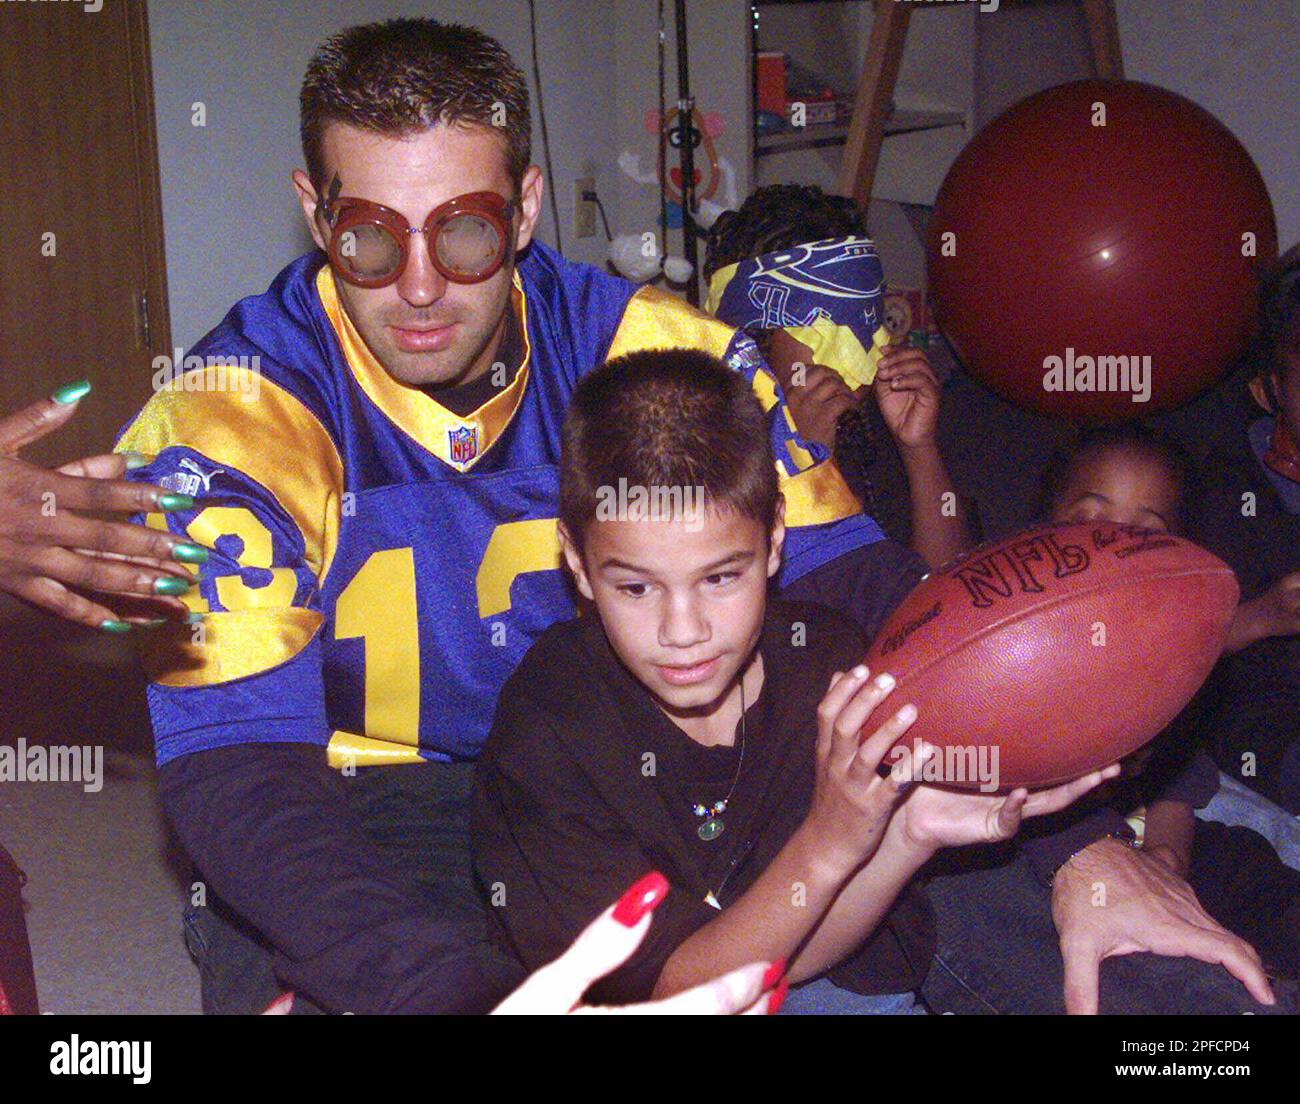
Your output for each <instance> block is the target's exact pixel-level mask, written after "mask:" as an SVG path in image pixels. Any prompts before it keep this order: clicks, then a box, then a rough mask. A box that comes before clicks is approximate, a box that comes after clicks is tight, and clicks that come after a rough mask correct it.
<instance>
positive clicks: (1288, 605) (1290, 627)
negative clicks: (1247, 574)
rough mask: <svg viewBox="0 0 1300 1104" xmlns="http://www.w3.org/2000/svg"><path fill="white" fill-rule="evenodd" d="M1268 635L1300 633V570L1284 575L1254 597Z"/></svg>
mask: <svg viewBox="0 0 1300 1104" xmlns="http://www.w3.org/2000/svg"><path fill="white" fill-rule="evenodd" d="M1255 601H1256V602H1258V603H1259V605H1260V610H1261V613H1262V614H1263V615H1264V621H1265V624H1266V625H1267V626H1268V628H1269V629H1270V630H1271V632H1270V633H1269V635H1270V636H1291V635H1293V634H1294V633H1300V571H1295V572H1292V573H1291V574H1290V575H1284V576H1283V577H1282V578H1280V579H1279V580H1278V581H1277V582H1276V583H1274V584H1273V585H1272V586H1271V587H1269V588H1268V590H1266V591H1264V593H1263V594H1261V595H1260V596H1259V597H1258V598H1256V599H1255Z"/></svg>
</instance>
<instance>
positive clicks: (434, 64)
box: [299, 19, 531, 193]
mask: <svg viewBox="0 0 1300 1104" xmlns="http://www.w3.org/2000/svg"><path fill="white" fill-rule="evenodd" d="M299 104H300V107H301V134H302V152H303V157H304V158H305V159H306V162H307V174H308V176H310V177H311V181H312V184H313V186H314V187H315V188H316V191H317V192H318V193H323V192H324V188H325V180H324V174H325V166H324V158H323V152H322V151H323V144H324V135H325V128H326V127H327V126H328V125H329V124H330V123H347V124H348V125H350V126H354V127H359V128H360V129H362V130H369V131H373V132H374V133H376V134H382V135H385V136H388V137H397V138H401V137H407V136H409V135H412V134H418V133H419V132H421V131H424V130H428V129H429V128H430V127H433V126H436V125H437V124H439V123H443V124H446V125H448V126H455V125H460V126H467V125H469V126H482V127H491V128H492V129H493V130H495V131H497V132H499V133H500V134H501V135H502V141H503V143H504V146H505V156H506V165H507V168H508V171H509V173H510V178H511V180H513V181H514V185H515V188H516V190H518V188H519V187H520V186H521V184H522V182H523V178H524V173H525V172H526V171H527V170H528V166H529V163H530V161H531V151H530V148H529V147H530V142H531V122H530V120H529V113H528V82H527V80H525V79H524V75H523V73H522V72H521V71H520V70H519V68H518V66H516V65H515V63H514V60H513V59H512V58H511V57H510V55H509V54H508V53H507V52H506V49H505V47H504V46H502V45H501V44H500V43H499V42H497V41H496V39H494V38H491V37H489V36H488V35H485V34H484V33H483V32H482V31H480V30H477V29H476V28H474V27H465V26H461V25H459V24H456V23H439V22H438V21H437V20H436V19H390V20H388V21H386V22H383V23H367V24H364V25H362V26H357V27H349V28H347V29H346V30H344V31H340V32H339V33H338V34H336V35H334V36H333V37H332V38H330V39H329V40H327V41H326V42H324V43H323V44H322V45H321V46H320V47H319V48H318V49H317V51H316V53H315V55H314V56H313V57H312V59H311V61H310V62H309V63H308V65H307V74H306V76H305V77H304V78H303V82H302V91H301V94H300V96H299Z"/></svg>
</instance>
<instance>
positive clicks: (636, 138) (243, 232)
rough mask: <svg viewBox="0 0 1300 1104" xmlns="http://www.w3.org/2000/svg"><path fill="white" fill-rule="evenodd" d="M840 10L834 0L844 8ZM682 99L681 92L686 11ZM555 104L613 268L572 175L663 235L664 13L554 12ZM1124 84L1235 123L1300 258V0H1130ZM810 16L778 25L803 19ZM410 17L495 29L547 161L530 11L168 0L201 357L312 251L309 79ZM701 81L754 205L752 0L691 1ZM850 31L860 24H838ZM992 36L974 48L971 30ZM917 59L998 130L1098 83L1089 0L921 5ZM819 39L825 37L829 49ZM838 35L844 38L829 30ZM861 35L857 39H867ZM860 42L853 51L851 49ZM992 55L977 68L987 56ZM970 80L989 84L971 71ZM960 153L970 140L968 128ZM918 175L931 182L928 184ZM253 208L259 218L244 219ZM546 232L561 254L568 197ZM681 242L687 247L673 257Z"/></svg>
mask: <svg viewBox="0 0 1300 1104" xmlns="http://www.w3.org/2000/svg"><path fill="white" fill-rule="evenodd" d="M835 7H837V5H828V6H827V8H826V11H827V12H830V11H831V9H832V8H835ZM666 8H667V13H668V35H667V37H668V54H667V66H668V68H667V90H668V99H669V102H670V103H671V102H672V101H673V100H674V99H675V96H676V87H677V82H676V65H675V58H674V53H673V47H674V41H673V40H674V35H673V28H672V10H673V5H672V3H671V2H668V3H667V4H666ZM844 8H845V9H846V10H847V11H852V12H853V13H854V17H853V19H851V20H850V22H852V23H854V24H856V26H855V27H854V29H853V33H850V31H849V27H848V26H847V25H844V26H843V27H842V28H841V30H842V36H838V37H839V41H837V42H835V44H834V46H835V48H834V49H833V50H832V48H831V44H830V37H828V35H827V34H826V32H825V29H824V28H822V29H821V31H820V41H821V42H822V43H824V44H825V49H824V53H825V54H826V55H827V56H826V58H825V63H826V64H828V65H830V64H832V60H833V59H832V58H831V57H830V56H829V55H830V54H832V53H836V54H843V55H845V56H847V55H848V54H849V53H853V52H859V51H861V50H864V49H865V41H866V39H865V34H864V31H865V26H866V25H867V24H866V21H867V20H869V19H870V11H871V7H870V5H868V4H847V5H844ZM537 9H538V37H539V44H540V47H539V52H540V62H541V67H542V78H543V82H544V87H543V89H542V91H543V94H544V101H545V106H546V111H547V119H548V124H549V132H550V138H551V153H552V160H553V165H554V168H555V173H556V181H555V183H556V185H557V192H558V195H557V199H558V202H559V207H560V219H561V224H562V227H563V242H564V249H565V253H566V254H567V255H568V256H570V257H573V258H575V259H578V260H585V261H591V262H595V263H602V262H603V260H604V257H605V253H606V243H605V239H604V234H603V232H601V233H598V235H597V236H596V237H594V238H587V239H583V240H581V241H578V240H575V239H574V236H573V233H572V193H573V187H572V181H573V179H574V178H576V177H579V176H587V175H590V176H594V177H595V178H596V182H597V190H598V192H599V193H600V195H601V198H602V199H603V201H604V204H605V208H606V211H607V213H608V215H609V220H610V223H611V227H612V229H613V231H614V233H615V234H618V233H620V232H638V233H639V232H642V231H644V230H649V229H654V227H655V225H656V220H657V218H658V200H657V197H656V194H655V190H654V187H653V186H651V185H645V184H635V183H633V182H632V181H631V180H629V179H628V178H627V177H626V176H625V175H624V174H623V173H622V172H621V171H620V170H619V168H618V164H617V161H618V156H619V154H620V152H624V151H628V152H634V153H637V154H638V155H639V156H640V158H641V161H642V165H643V167H652V166H653V164H654V158H655V142H654V139H653V138H652V137H651V136H650V135H648V134H646V133H645V131H644V129H643V126H642V119H643V116H644V113H645V111H646V109H647V108H650V107H653V106H654V104H655V101H656V50H655V42H656V24H655V16H656V3H655V0H538V2H537ZM1117 9H1118V17H1119V25H1120V38H1121V42H1122V46H1123V50H1124V60H1125V67H1126V71H1127V73H1128V75H1129V76H1131V77H1133V78H1135V79H1138V80H1147V81H1152V82H1154V83H1156V84H1161V85H1164V86H1166V87H1168V88H1172V89H1173V90H1175V91H1177V92H1180V93H1181V94H1183V95H1185V96H1188V97H1189V98H1190V99H1192V100H1195V101H1196V102H1197V103H1199V104H1201V105H1202V106H1204V107H1205V108H1207V109H1208V110H1209V111H1211V112H1213V113H1214V114H1215V115H1217V116H1218V117H1219V118H1220V119H1222V120H1223V122H1224V123H1225V124H1227V125H1228V126H1229V127H1230V128H1231V129H1232V130H1233V131H1234V132H1235V133H1236V134H1237V136H1238V137H1239V138H1240V139H1241V140H1242V142H1243V143H1244V144H1245V146H1246V148H1247V149H1248V150H1249V151H1250V153H1251V155H1252V156H1253V157H1254V159H1255V161H1256V163H1257V164H1258V165H1259V167H1260V170H1261V171H1262V172H1263V174H1264V179H1265V181H1266V182H1267V184H1268V187H1269V191H1270V193H1271V195H1272V197H1273V202H1274V206H1275V208H1276V210H1277V216H1278V224H1279V235H1280V239H1281V241H1282V243H1283V245H1284V246H1285V245H1286V244H1288V243H1290V242H1294V241H1296V240H1297V239H1300V171H1298V168H1300V166H1297V153H1296V151H1297V137H1298V136H1300V73H1298V72H1297V66H1296V64H1295V61H1296V58H1297V57H1300V17H1298V14H1297V13H1298V12H1300V5H1297V2H1296V0H1234V2H1233V3H1231V4H1224V3H1222V2H1220V0H1178V2H1177V3H1164V2H1160V3H1156V2H1152V0H1117ZM800 10H802V11H803V12H804V13H807V12H809V11H810V10H812V9H810V8H808V7H807V6H804V5H800V6H798V7H796V8H792V9H787V10H786V11H785V12H782V10H781V9H778V8H770V9H767V17H768V18H771V19H776V18H790V17H792V16H794V15H795V14H796V13H798V12H799V11H800ZM395 15H433V16H435V17H437V18H443V19H448V20H454V21H460V22H465V23H471V24H473V25H475V26H478V27H481V28H482V29H483V30H485V31H486V32H487V33H489V34H492V35H494V36H495V37H496V38H498V39H499V40H500V41H501V42H502V43H503V44H504V45H505V47H506V48H507V49H508V50H509V51H510V52H511V53H512V54H513V55H514V57H515V60H516V62H518V64H519V65H520V66H521V67H522V68H523V70H524V71H525V73H526V74H527V75H528V79H529V85H530V87H531V88H532V92H533V150H534V159H535V160H536V161H537V162H538V163H539V164H540V163H541V159H542V143H541V128H540V125H539V123H538V112H537V106H538V105H537V89H536V88H535V87H533V76H532V65H531V57H530V50H529V33H528V4H527V2H526V0H423V2H410V0H408V2H402V0H285V2H280V3H271V2H270V0H150V3H149V19H150V37H151V45H152V51H153V70H154V95H155V101H156V105H157V120H158V140H159V153H160V159H161V171H162V190H163V217H164V223H165V230H166V239H167V265H168V284H169V290H170V297H171V316H172V331H173V336H174V337H175V339H176V341H177V342H179V343H181V344H183V345H186V346H188V345H189V344H191V343H193V342H194V341H195V340H196V339H197V338H198V337H200V336H201V335H202V334H203V333H205V332H206V331H207V330H208V329H209V328H211V327H212V326H213V325H215V324H216V323H217V322H218V321H219V320H220V318H221V317H222V315H223V314H224V313H225V312H226V310H227V309H228V308H229V307H230V305H231V304H232V303H233V302H234V301H235V300H236V299H238V298H240V297H242V296H244V295H248V294H254V293H256V292H259V291H261V290H262V289H264V288H265V287H266V285H267V284H268V283H269V282H270V280H271V279H272V277H273V276H274V275H275V273H276V272H278V271H279V269H280V268H281V267H283V265H284V264H286V263H287V262H288V261H289V260H291V259H292V258H293V257H295V256H297V255H298V254H299V253H301V252H302V251H303V250H305V249H306V248H307V247H308V245H309V239H308V238H307V236H306V231H305V228H303V227H302V225H301V215H300V214H299V210H298V207H297V205H296V202H295V201H294V198H293V195H292V193H291V190H290V186H289V173H290V172H291V171H292V170H293V169H294V168H296V167H298V166H299V163H300V161H301V152H300V149H299V143H298V86H299V83H300V81H301V79H302V73H303V69H304V68H305V66H306V64H307V60H308V58H309V57H310V56H311V53H312V51H313V49H314V48H315V47H316V45H317V44H318V43H319V42H320V41H321V40H323V39H324V38H325V37H327V36H328V35H329V34H331V33H333V32H334V31H336V30H339V29H340V28H342V27H344V26H348V25H350V24H353V23H359V22H366V21H370V20H374V19H383V18H390V17H392V16H395ZM689 17H690V24H689V30H690V45H691V77H692V82H693V86H694V92H695V94H696V97H697V102H698V106H699V107H700V109H701V110H702V111H706V112H707V111H717V112H720V113H721V114H722V115H723V118H724V122H725V125H726V130H725V131H724V133H723V134H722V136H721V137H720V138H719V139H718V150H719V153H720V154H721V155H722V156H724V157H725V158H726V159H727V160H728V161H730V162H731V164H732V165H733V166H734V167H735V170H736V173H737V191H738V196H737V198H738V199H743V198H744V196H745V195H746V194H747V193H748V191H749V189H750V186H751V185H750V174H751V165H750V157H749V139H748V135H747V133H746V127H747V126H748V116H749V105H750V89H749V82H750V73H749V4H748V0H690V2H689ZM839 18H840V19H841V20H843V19H847V18H849V17H848V16H846V15H844V14H843V13H841V15H840V17H839ZM972 23H973V24H974V25H975V38H976V41H975V43H973V44H972V48H964V47H962V45H961V43H960V42H959V41H958V38H960V37H961V36H970V35H971V25H972ZM913 32H914V33H913V34H912V36H911V37H910V38H909V42H908V52H907V54H905V56H904V62H903V67H902V72H901V74H900V80H899V99H900V100H902V101H904V102H907V103H909V104H910V103H911V102H912V101H922V102H923V101H926V100H927V99H933V100H934V101H935V103H936V105H938V104H947V103H948V102H950V101H954V100H956V101H958V102H957V103H955V104H954V106H957V107H961V106H964V105H963V104H962V103H961V102H960V97H959V92H960V91H961V89H962V88H964V87H966V86H968V85H969V84H970V83H971V81H972V79H973V81H974V84H975V88H976V96H975V112H976V116H977V120H978V121H986V120H987V119H988V118H989V117H990V116H991V115H992V114H996V112H997V111H998V110H1000V109H1001V108H1002V107H1004V106H1006V105H1007V104H1009V103H1011V102H1013V101H1014V100H1017V99H1019V98H1021V97H1022V96H1025V95H1029V94H1030V93H1032V92H1034V91H1037V90H1038V89H1039V88H1042V87H1046V86H1047V85H1049V84H1053V83H1057V82H1059V81H1062V80H1068V79H1071V78H1072V77H1074V76H1079V75H1083V72H1084V71H1085V67H1086V54H1085V53H1084V49H1083V43H1084V40H1083V36H1082V28H1081V20H1080V19H1079V17H1078V16H1077V14H1074V12H1073V11H1072V9H1071V5H1069V4H1064V5H1051V6H1050V7H1042V8H1040V7H1029V8H1008V7H1004V8H1002V9H1001V10H1000V11H998V12H996V13H987V14H986V13H980V14H976V13H975V11H974V10H973V9H972V10H970V11H967V12H962V11H954V10H946V11H939V10H926V9H918V11H916V12H914V13H913ZM814 37H816V36H814ZM832 37H836V36H832ZM850 43H851V45H850ZM846 47H847V50H846ZM972 56H973V61H972V60H970V59H971V57H972ZM972 68H973V70H974V72H972ZM196 100H202V101H203V102H204V103H205V104H206V105H207V124H208V125H207V126H206V127H205V128H197V127H194V126H192V125H191V124H190V105H191V104H192V103H193V102H194V101H196ZM955 136H956V139H957V141H956V144H957V145H960V144H961V142H962V141H963V140H964V138H965V137H966V135H965V133H964V132H963V131H961V130H960V129H957V130H956V131H955ZM925 141H929V142H931V144H933V139H927V138H925V137H924V136H920V137H915V138H913V137H900V138H891V139H889V141H888V142H887V143H886V149H885V150H884V151H883V153H882V160H881V165H880V172H879V179H880V180H881V182H882V187H883V185H884V184H886V183H888V182H889V181H891V180H894V181H903V182H907V181H908V179H909V174H910V176H915V174H916V172H917V171H919V170H918V169H917V168H916V165H917V158H916V152H917V151H916V150H913V149H911V148H910V147H909V145H908V144H909V143H917V142H925ZM955 152H956V149H955V147H954V149H952V150H947V149H944V150H942V151H940V153H941V155H942V156H941V157H940V161H939V163H933V164H931V162H932V161H934V158H933V157H930V158H929V159H925V158H922V159H921V160H922V161H923V162H924V169H925V172H926V173H929V174H930V175H932V176H934V181H933V183H934V185H935V186H937V184H938V182H939V178H940V177H941V176H942V172H943V169H944V167H945V165H946V162H947V159H949V158H950V157H951V156H952V154H953V153H955ZM841 153H842V150H841V149H839V148H836V149H833V150H830V151H817V152H809V153H806V154H804V155H802V156H797V155H796V156H794V160H793V162H791V161H790V157H789V155H787V156H786V157H784V158H769V159H765V161H767V162H768V163H767V164H765V165H764V177H763V179H764V180H771V179H777V178H781V179H805V180H810V181H820V182H822V183H825V184H827V185H830V186H833V184H834V175H835V174H834V170H835V168H837V167H838V164H839V159H840V156H841ZM912 183H915V181H914V180H913V181H912ZM241 212H242V213H241ZM870 214H871V224H872V230H873V233H875V234H876V235H877V237H878V238H879V240H880V244H881V250H882V254H885V256H886V259H887V261H888V262H889V268H890V271H891V273H892V276H893V278H894V279H895V280H898V281H900V282H904V281H905V282H919V279H920V276H921V272H922V270H923V260H922V256H921V252H920V247H919V243H917V241H916V239H915V237H914V235H912V234H911V232H910V228H909V227H908V226H907V225H906V223H905V221H904V220H903V219H902V216H901V213H900V212H899V211H898V210H897V209H895V208H890V207H887V206H886V205H884V204H882V203H879V202H877V203H874V204H873V205H872V211H871V212H870ZM541 237H542V238H543V239H544V240H546V241H548V242H551V243H554V240H555V234H554V227H553V225H552V222H551V213H550V204H549V202H548V203H547V204H546V206H545V210H544V213H543V222H542V227H541ZM679 242H680V234H678V233H673V234H672V235H670V240H669V244H670V249H671V250H672V251H676V249H677V248H679Z"/></svg>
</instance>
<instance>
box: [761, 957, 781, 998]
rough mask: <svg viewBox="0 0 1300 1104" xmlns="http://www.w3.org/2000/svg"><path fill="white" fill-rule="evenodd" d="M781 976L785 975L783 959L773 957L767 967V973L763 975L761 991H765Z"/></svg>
mask: <svg viewBox="0 0 1300 1104" xmlns="http://www.w3.org/2000/svg"><path fill="white" fill-rule="evenodd" d="M783 977H785V959H784V958H776V959H773V960H772V964H771V965H770V966H768V968H767V973H765V974H764V975H763V992H765V993H766V992H767V991H768V990H769V989H771V988H772V986H773V985H775V984H776V983H777V982H778V981H780V980H781V979H782V978H783Z"/></svg>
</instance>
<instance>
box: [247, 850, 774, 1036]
mask: <svg viewBox="0 0 1300 1104" xmlns="http://www.w3.org/2000/svg"><path fill="white" fill-rule="evenodd" d="M667 896H668V879H667V878H665V877H664V876H663V875H662V874H660V873H659V872H658V871H657V870H654V871H651V872H650V873H649V874H647V875H646V876H645V877H644V878H641V879H640V880H639V881H637V882H636V883H635V884H634V885H633V886H632V887H631V888H630V889H629V890H628V891H627V892H626V893H624V894H623V896H622V897H620V898H619V899H618V900H617V901H616V902H615V903H614V904H613V905H611V906H610V907H609V908H607V909H606V910H605V911H604V912H603V913H601V914H600V915H599V916H598V917H596V919H595V920H594V921H592V923H591V924H590V925H589V926H588V928H587V930H586V931H584V932H583V933H582V934H581V935H579V936H578V938H577V939H575V940H574V941H573V945H572V946H571V947H570V948H569V949H568V950H567V951H566V952H565V953H564V954H563V955H561V956H560V957H559V958H557V959H556V960H555V961H554V962H552V963H550V964H549V965H547V966H543V967H542V968H541V969H540V970H538V971H537V972H536V973H534V974H533V975H532V976H531V977H529V978H528V980H527V981H525V982H524V983H523V984H522V985H521V986H520V987H519V988H518V989H516V990H515V991H514V992H513V993H511V994H510V996H508V997H507V998H506V999H505V1000H504V1001H502V1002H501V1003H500V1004H499V1005H497V1007H496V1008H495V1009H494V1010H493V1013H492V1014H493V1015H494V1016H509V1015H525V1016H535V1015H546V1014H559V1013H570V1012H582V1013H615V1014H618V1015H637V1014H638V1013H641V1014H650V1013H668V1014H674V1013H675V1014H681V1015H717V1016H728V1015H733V1014H741V1015H768V1016H771V1015H775V1013H776V1012H777V1010H778V1009H779V1008H780V1007H781V1002H782V1001H784V1000H785V995H786V991H787V989H788V988H789V984H788V982H787V981H786V978H785V960H784V959H780V960H778V961H776V962H767V963H764V962H756V963H754V964H752V965H750V966H744V967H742V968H741V969H739V970H732V971H731V972H730V973H729V974H724V975H723V976H722V977H719V978H716V979H714V980H713V981H710V982H706V983H705V984H704V985H699V986H696V987H695V988H693V989H688V990H686V991H685V992H683V993H678V994H676V995H675V996H673V997H670V998H669V999H668V1000H661V1001H651V1002H649V1003H648V1004H629V1005H623V1006H620V1007H618V1008H603V1007H597V1006H591V1005H584V1004H583V1003H582V994H583V993H584V992H586V990H587V988H588V986H590V985H591V983H592V982H594V981H596V980H597V979H599V978H602V977H604V976H605V975H606V974H608V973H609V972H610V971H611V970H615V969H617V968H618V967H619V966H621V965H622V964H623V963H624V962H626V961H627V960H628V959H629V958H631V957H632V954H633V953H634V952H635V951H636V949H637V947H639V946H640V945H641V940H642V939H644V938H645V935H646V932H648V931H649V930H650V923H651V919H652V917H653V914H654V910H655V908H656V907H658V905H659V904H660V903H661V902H662V901H663V899H664V898H665V897H667ZM292 1009H293V994H292V993H282V994H281V995H280V996H278V997H277V998H276V999H275V1000H273V1001H272V1002H271V1003H270V1004H269V1005H267V1007H266V1010H265V1011H264V1012H263V1013H262V1015H263V1016H285V1015H288V1014H289V1012H290V1011H291V1010H292Z"/></svg>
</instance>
